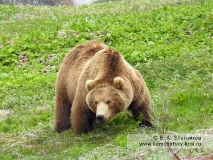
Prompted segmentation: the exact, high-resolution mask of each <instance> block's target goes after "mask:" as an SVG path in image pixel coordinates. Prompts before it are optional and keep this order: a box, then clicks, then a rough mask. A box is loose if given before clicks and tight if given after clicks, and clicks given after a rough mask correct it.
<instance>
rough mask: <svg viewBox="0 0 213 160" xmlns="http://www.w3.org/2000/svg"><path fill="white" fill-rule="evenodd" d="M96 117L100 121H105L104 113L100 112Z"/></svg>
mask: <svg viewBox="0 0 213 160" xmlns="http://www.w3.org/2000/svg"><path fill="white" fill-rule="evenodd" d="M96 118H97V120H98V122H100V123H103V122H104V116H103V115H102V114H98V115H97V116H96Z"/></svg>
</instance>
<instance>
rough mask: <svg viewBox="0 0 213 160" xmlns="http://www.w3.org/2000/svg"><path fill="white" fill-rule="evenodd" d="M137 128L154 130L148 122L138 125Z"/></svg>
mask: <svg viewBox="0 0 213 160" xmlns="http://www.w3.org/2000/svg"><path fill="white" fill-rule="evenodd" d="M139 127H140V128H150V129H152V128H155V127H154V125H153V124H152V123H151V122H150V121H148V120H147V121H143V122H142V123H140V125H139Z"/></svg>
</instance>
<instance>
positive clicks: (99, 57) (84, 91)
mask: <svg viewBox="0 0 213 160" xmlns="http://www.w3.org/2000/svg"><path fill="white" fill-rule="evenodd" d="M127 109H128V110H129V111H131V112H132V115H133V118H134V119H135V120H138V118H139V115H140V113H142V114H143V116H142V120H141V124H140V126H141V127H144V126H149V127H152V123H151V122H150V114H151V102H150V95H149V92H148V88H147V86H146V83H145V81H144V80H143V78H142V76H141V75H140V73H139V72H138V71H137V70H135V69H134V68H133V67H132V66H131V65H130V64H128V63H127V62H126V61H125V60H124V58H123V57H122V56H121V54H120V53H118V52H117V51H114V50H112V49H110V48H109V47H108V46H107V45H105V44H102V43H99V42H93V41H91V42H86V43H83V44H80V45H77V46H76V47H75V48H74V49H73V50H71V52H70V53H68V54H67V55H66V57H65V58H64V61H63V63H62V66H61V68H60V71H59V73H58V76H57V81H56V108H55V121H56V130H57V132H62V131H64V130H67V129H69V128H70V127H71V126H72V127H73V128H74V130H75V133H77V134H80V133H85V132H88V131H92V130H93V126H94V122H95V120H96V119H97V120H98V121H99V122H106V121H110V120H112V119H113V118H114V116H115V115H116V114H117V113H119V112H122V111H124V110H127Z"/></svg>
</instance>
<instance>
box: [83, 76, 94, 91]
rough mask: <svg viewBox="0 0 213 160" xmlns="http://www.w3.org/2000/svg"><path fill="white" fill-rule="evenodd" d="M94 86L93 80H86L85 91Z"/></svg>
mask: <svg viewBox="0 0 213 160" xmlns="http://www.w3.org/2000/svg"><path fill="white" fill-rule="evenodd" d="M94 87H95V80H91V79H90V80H87V81H86V84H85V88H86V90H87V92H89V91H90V90H92V89H93V88H94Z"/></svg>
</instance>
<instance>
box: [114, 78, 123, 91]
mask: <svg viewBox="0 0 213 160" xmlns="http://www.w3.org/2000/svg"><path fill="white" fill-rule="evenodd" d="M113 85H114V87H115V88H117V89H122V88H123V86H124V79H123V78H121V77H115V78H114V82H113Z"/></svg>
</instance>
